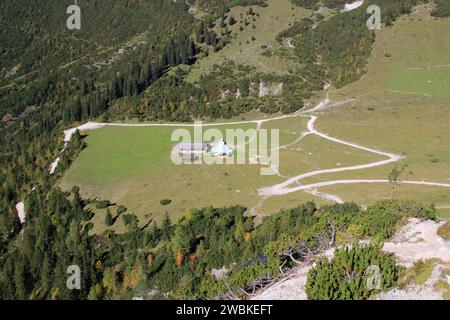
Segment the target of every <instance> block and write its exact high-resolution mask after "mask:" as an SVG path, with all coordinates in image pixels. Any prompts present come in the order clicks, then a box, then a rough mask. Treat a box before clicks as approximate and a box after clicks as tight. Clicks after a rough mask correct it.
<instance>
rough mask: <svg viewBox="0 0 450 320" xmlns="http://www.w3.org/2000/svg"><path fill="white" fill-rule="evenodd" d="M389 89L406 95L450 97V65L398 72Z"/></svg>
mask: <svg viewBox="0 0 450 320" xmlns="http://www.w3.org/2000/svg"><path fill="white" fill-rule="evenodd" d="M387 88H389V89H390V90H393V91H399V92H404V93H417V94H422V95H426V96H433V97H450V65H448V66H441V67H439V66H436V67H431V68H415V69H405V70H401V71H397V72H395V73H394V75H393V77H392V78H391V79H390V81H389V82H388V84H387Z"/></svg>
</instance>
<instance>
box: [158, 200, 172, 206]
mask: <svg viewBox="0 0 450 320" xmlns="http://www.w3.org/2000/svg"><path fill="white" fill-rule="evenodd" d="M171 202H172V200H170V199H162V200H161V201H159V203H160V204H161V205H162V206H167V205H169V204H170V203H171Z"/></svg>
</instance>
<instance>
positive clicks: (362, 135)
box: [317, 13, 450, 205]
mask: <svg viewBox="0 0 450 320" xmlns="http://www.w3.org/2000/svg"><path fill="white" fill-rule="evenodd" d="M448 28H450V20H449V19H445V20H436V19H432V18H430V17H427V15H426V14H425V13H419V14H418V15H416V16H408V17H405V18H402V19H400V20H399V21H398V22H396V23H395V24H394V27H392V28H388V29H383V30H381V31H379V32H378V34H377V41H376V44H375V48H374V52H373V55H372V57H371V59H370V61H369V72H368V74H367V75H366V76H364V77H363V78H362V79H361V80H360V81H358V82H356V83H354V84H352V85H349V86H347V87H345V88H343V89H342V90H339V91H337V92H335V94H334V98H340V97H342V96H351V97H356V100H355V102H354V103H352V104H351V105H349V106H345V107H339V108H337V109H334V110H329V111H328V112H326V113H325V114H324V115H322V116H321V118H320V119H319V121H318V125H317V127H318V128H319V129H320V130H323V131H324V132H328V133H330V134H332V135H336V136H339V137H342V138H344V139H346V140H350V141H354V142H357V143H360V144H362V145H367V146H371V147H375V148H378V149H381V150H384V151H389V152H395V153H398V154H404V155H406V156H407V158H406V159H405V160H404V161H402V162H401V163H400V165H401V164H408V165H409V169H408V170H411V171H412V172H413V175H412V176H408V179H411V180H428V181H436V182H447V183H448V182H449V181H450V149H449V148H446V147H445V146H446V144H447V141H450V127H449V125H448V123H449V121H450V114H449V104H448V101H449V100H448V92H449V91H448V81H450V80H448V81H444V80H446V79H449V78H448V71H449V68H448V67H432V68H431V67H430V68H427V67H428V66H438V65H447V64H449V63H450V60H449V58H448V52H449V50H450V34H449V33H448V32H446V30H448ZM386 53H388V54H389V55H391V57H386V56H385V55H386ZM408 68H419V69H412V70H410V69H408ZM445 71H447V77H445ZM406 73H408V76H405V75H406ZM428 80H431V81H432V83H429V82H428ZM437 80H441V81H437ZM394 90H401V91H404V92H403V93H400V92H398V91H394ZM424 93H426V94H427V95H428V96H425V95H424ZM392 167H393V166H383V167H377V168H373V169H369V170H364V171H357V172H353V173H351V174H350V173H341V174H332V175H331V174H330V175H325V176H323V177H322V178H323V179H349V178H372V179H386V177H387V174H388V173H389V171H390V170H391V168H392ZM322 190H323V191H325V192H332V193H333V192H335V194H338V195H340V196H342V198H343V199H344V200H356V201H361V202H362V203H366V204H368V203H371V202H373V201H375V200H376V199H380V198H385V197H388V196H389V192H390V191H389V186H383V185H376V186H375V185H371V186H363V185H353V186H332V187H327V188H323V189H322ZM397 196H398V197H402V198H408V197H409V198H417V199H419V200H424V201H434V202H436V203H437V204H442V205H445V204H449V203H450V194H449V190H448V189H444V188H437V187H421V186H406V185H403V186H401V187H400V188H399V191H398V194H397Z"/></svg>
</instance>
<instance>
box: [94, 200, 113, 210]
mask: <svg viewBox="0 0 450 320" xmlns="http://www.w3.org/2000/svg"><path fill="white" fill-rule="evenodd" d="M109 205H110V203H109V201H108V200H100V201H97V204H96V205H95V207H96V208H97V209H106V208H108V207H109Z"/></svg>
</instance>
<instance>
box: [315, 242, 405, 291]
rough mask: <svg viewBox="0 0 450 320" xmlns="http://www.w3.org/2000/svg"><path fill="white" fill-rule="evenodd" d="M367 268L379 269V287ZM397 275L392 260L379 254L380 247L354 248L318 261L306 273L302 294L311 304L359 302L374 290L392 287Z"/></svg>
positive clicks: (397, 269) (383, 253)
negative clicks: (326, 301) (335, 301)
mask: <svg viewBox="0 0 450 320" xmlns="http://www.w3.org/2000/svg"><path fill="white" fill-rule="evenodd" d="M371 266H373V267H375V268H379V272H380V273H379V276H380V277H379V279H380V282H379V283H377V281H376V280H375V281H374V279H376V277H375V278H373V277H374V275H376V273H374V272H371V271H370V270H371V269H370V268H369V267H371ZM374 270H376V269H374ZM399 272H400V267H398V266H397V265H396V262H395V259H394V257H392V256H391V255H389V254H387V253H385V252H383V251H382V249H381V245H373V244H371V245H363V246H361V245H359V244H355V245H354V246H353V247H352V248H351V249H350V248H348V247H347V248H341V249H337V250H336V251H335V254H334V258H333V259H332V260H331V261H328V259H326V258H325V259H323V260H321V261H319V262H318V263H317V265H316V266H315V267H314V268H313V269H311V270H310V271H309V273H308V280H307V282H306V293H307V295H308V299H312V300H330V299H331V300H350V299H351V300H363V299H367V298H369V296H370V295H371V294H372V293H374V292H376V291H377V290H380V289H381V290H383V291H384V290H387V289H390V288H392V287H394V285H395V284H396V283H397V281H398V276H399ZM378 285H379V287H378Z"/></svg>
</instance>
